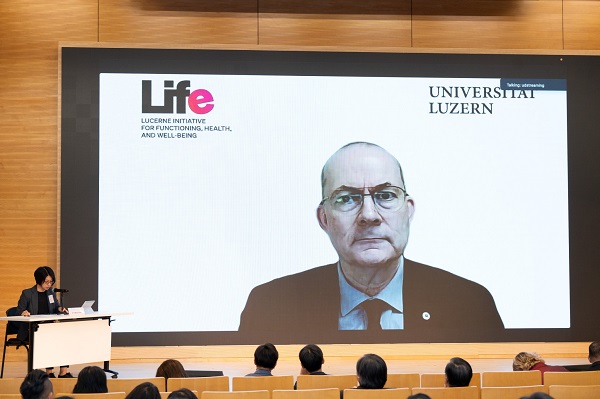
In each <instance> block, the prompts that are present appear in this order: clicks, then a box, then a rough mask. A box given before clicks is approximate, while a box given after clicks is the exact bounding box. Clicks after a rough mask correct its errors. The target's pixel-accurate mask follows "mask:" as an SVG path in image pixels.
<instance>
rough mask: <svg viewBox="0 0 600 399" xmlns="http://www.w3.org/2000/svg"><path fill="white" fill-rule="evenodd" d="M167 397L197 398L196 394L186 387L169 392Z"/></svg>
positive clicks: (171, 398)
mask: <svg viewBox="0 0 600 399" xmlns="http://www.w3.org/2000/svg"><path fill="white" fill-rule="evenodd" d="M167 399H198V397H197V396H196V394H195V393H194V392H192V391H190V390H189V389H187V388H181V389H178V390H176V391H173V392H171V393H170V394H169V396H168V397H167Z"/></svg>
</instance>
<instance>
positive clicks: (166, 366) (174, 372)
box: [156, 359, 188, 379]
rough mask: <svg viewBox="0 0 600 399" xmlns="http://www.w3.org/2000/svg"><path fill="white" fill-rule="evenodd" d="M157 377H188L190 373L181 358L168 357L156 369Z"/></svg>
mask: <svg viewBox="0 0 600 399" xmlns="http://www.w3.org/2000/svg"><path fill="white" fill-rule="evenodd" d="M156 376H157V377H164V378H167V379H169V378H187V377H188V375H187V373H186V372H185V369H184V368H183V364H181V362H180V361H179V360H175V359H167V360H165V361H164V362H162V363H161V364H160V366H158V369H156Z"/></svg>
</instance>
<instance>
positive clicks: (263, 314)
mask: <svg viewBox="0 0 600 399" xmlns="http://www.w3.org/2000/svg"><path fill="white" fill-rule="evenodd" d="M403 302H404V311H403V313H404V329H403V330H384V331H381V332H379V333H375V332H367V331H338V329H337V324H338V317H339V312H340V290H339V283H338V274H337V264H335V263H334V264H331V265H327V266H321V267H317V268H314V269H310V270H307V271H304V272H301V273H297V274H293V275H289V276H285V277H282V278H278V279H276V280H273V281H270V282H268V283H265V284H262V285H259V286H257V287H255V288H254V289H253V290H252V291H251V292H250V295H249V296H248V301H247V302H246V307H245V308H244V311H243V312H242V315H241V320H240V327H239V331H240V332H241V333H244V335H245V336H246V337H247V338H248V339H252V340H255V341H256V342H277V343H281V344H284V343H297V344H298V343H306V342H320V343H359V342H360V343H369V342H373V343H379V342H390V343H391V342H485V341H495V340H499V339H501V338H502V336H503V333H504V325H503V323H502V319H501V318H500V315H499V314H498V310H497V309H496V304H495V303H494V299H493V298H492V296H491V294H490V293H489V291H488V290H487V289H485V288H484V287H483V286H481V285H479V284H477V283H474V282H472V281H470V280H467V279H464V278H462V277H459V276H456V275H454V274H452V273H449V272H447V271H444V270H441V269H437V268H434V267H431V266H426V265H423V264H420V263H416V262H413V261H410V260H408V259H405V260H404V283H403ZM424 313H427V314H428V315H429V318H428V319H426V317H424Z"/></svg>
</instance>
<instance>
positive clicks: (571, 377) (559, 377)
mask: <svg viewBox="0 0 600 399" xmlns="http://www.w3.org/2000/svg"><path fill="white" fill-rule="evenodd" d="M544 385H546V386H548V387H549V386H550V385H600V371H578V372H576V373H574V372H571V371H548V372H546V373H544ZM598 396H599V397H600V394H599V395H598Z"/></svg>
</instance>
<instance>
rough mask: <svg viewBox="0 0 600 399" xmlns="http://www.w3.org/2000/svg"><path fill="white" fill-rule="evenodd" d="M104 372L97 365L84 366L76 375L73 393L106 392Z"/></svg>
mask: <svg viewBox="0 0 600 399" xmlns="http://www.w3.org/2000/svg"><path fill="white" fill-rule="evenodd" d="M106 392H108V387H107V386H106V373H105V372H104V370H102V369H101V368H100V367H98V366H87V367H84V368H83V369H82V370H81V371H80V372H79V375H78V376H77V383H76V384H75V387H74V388H73V393H106Z"/></svg>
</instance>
